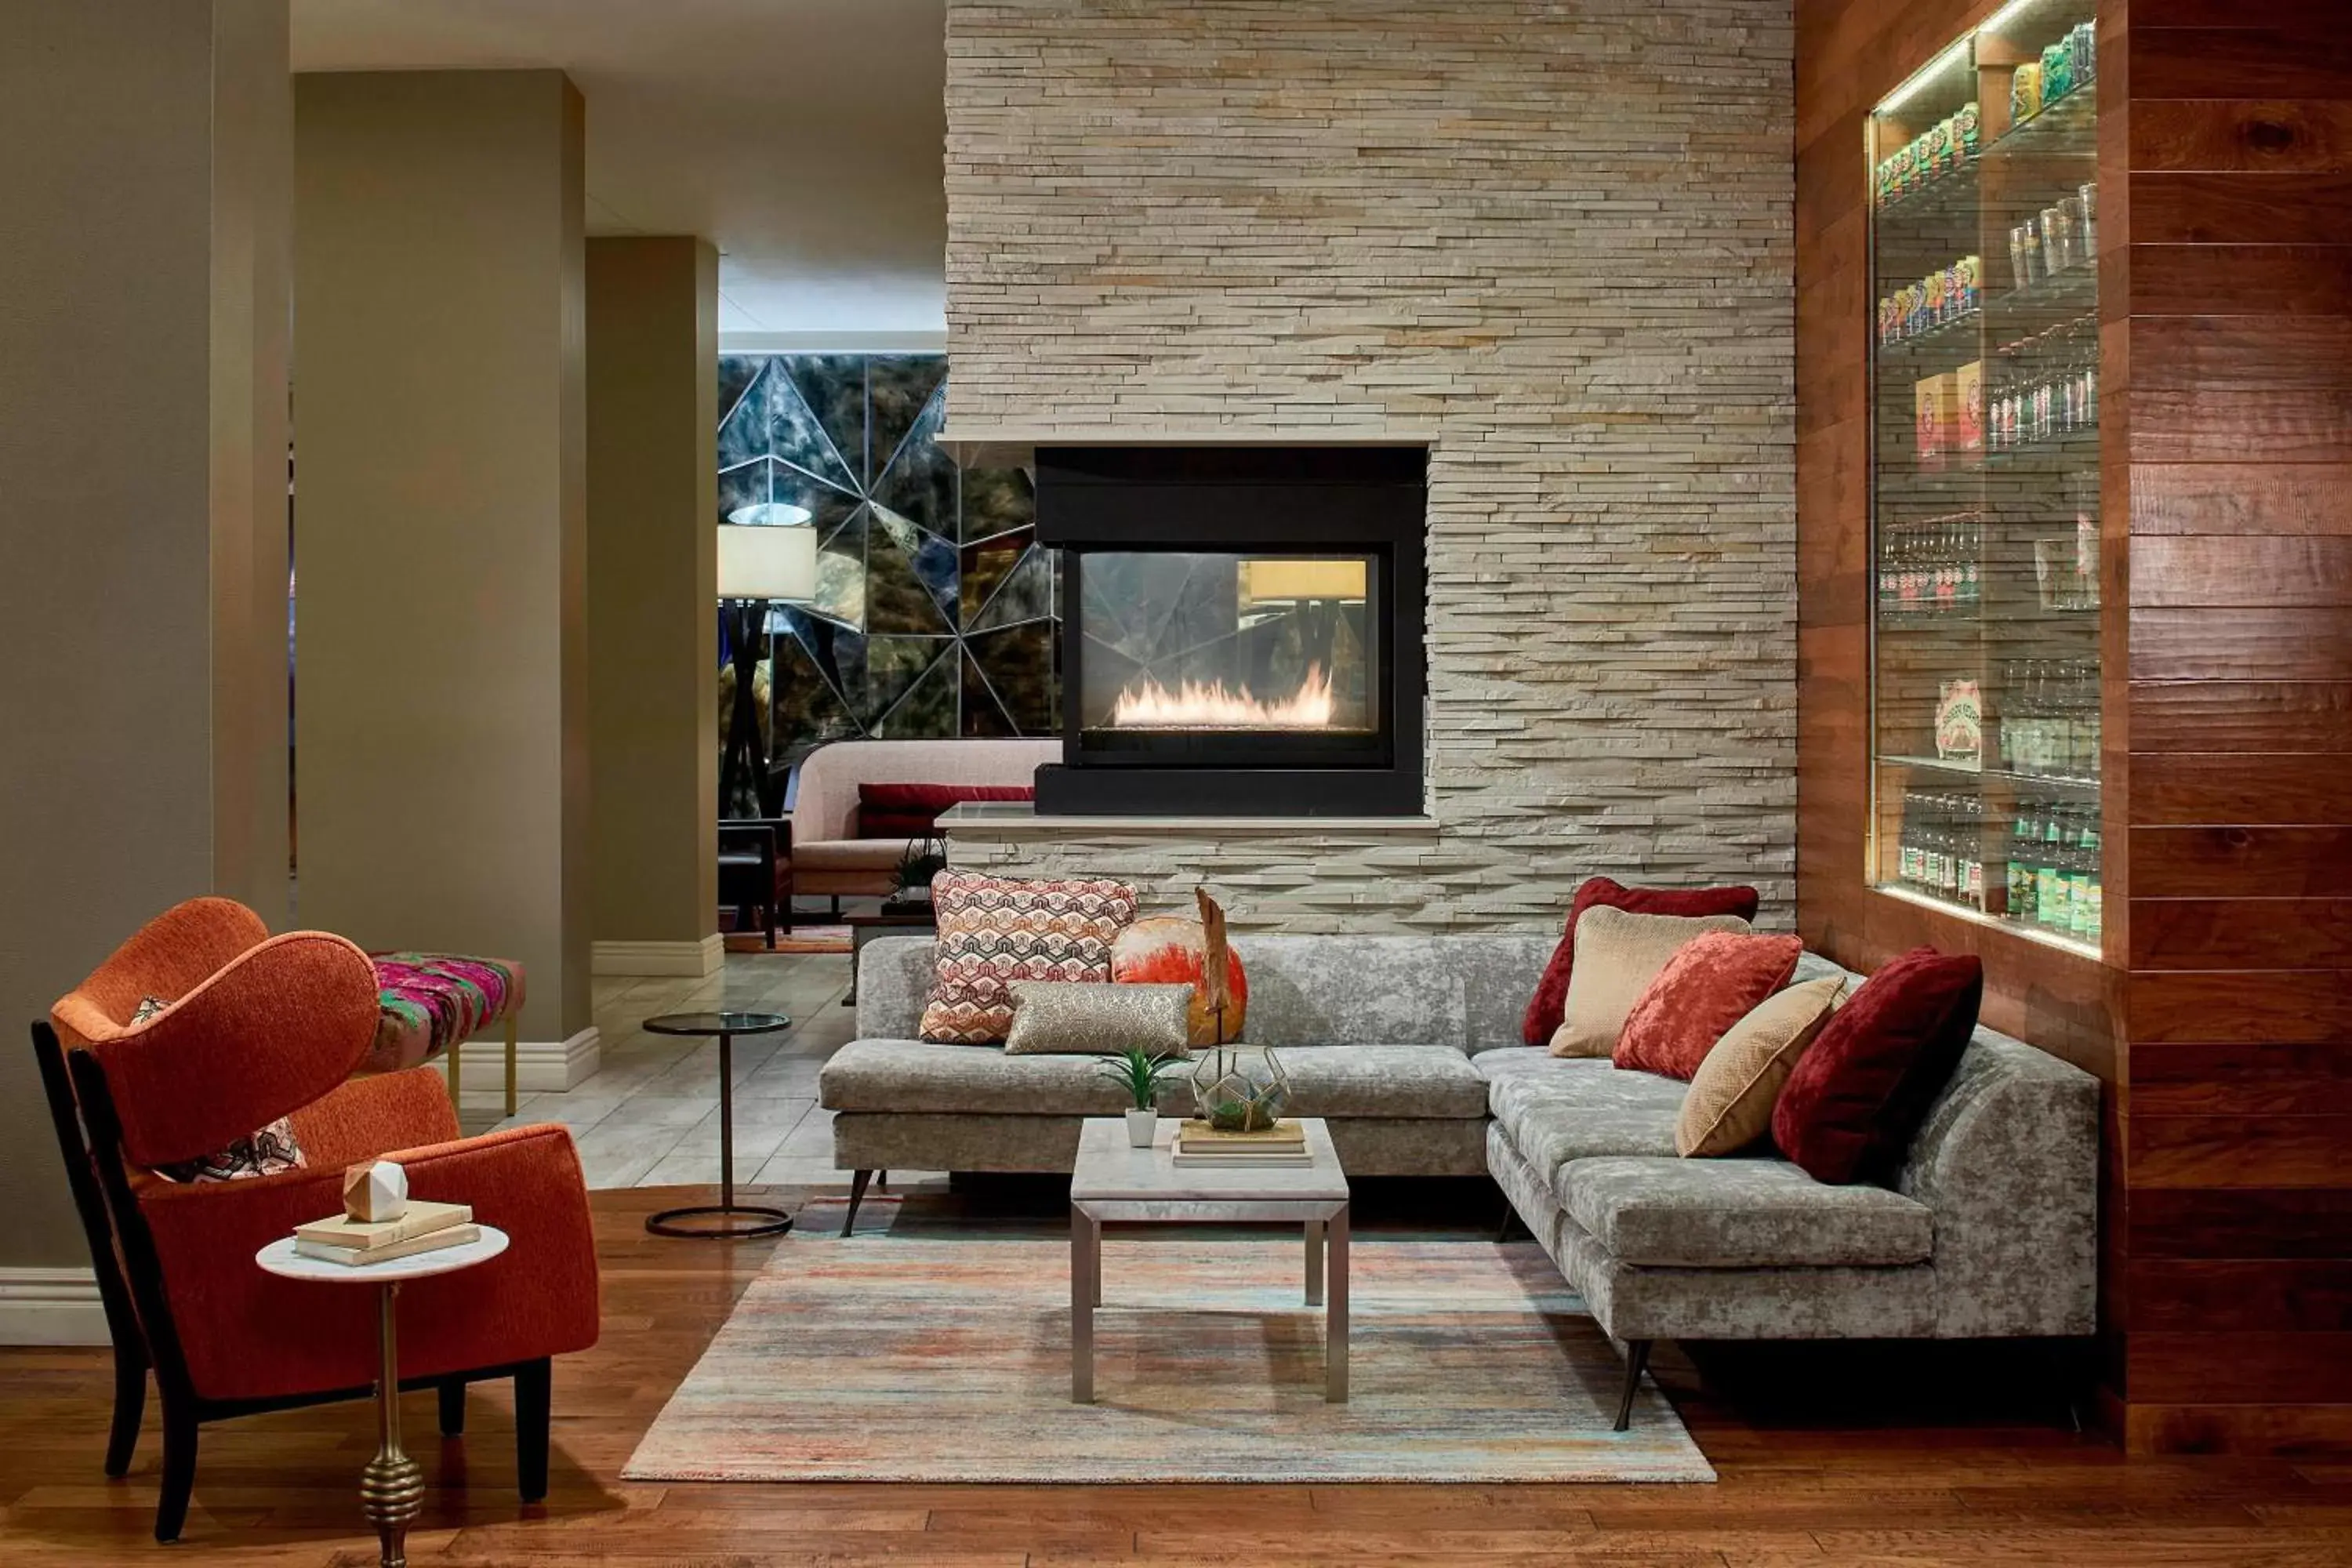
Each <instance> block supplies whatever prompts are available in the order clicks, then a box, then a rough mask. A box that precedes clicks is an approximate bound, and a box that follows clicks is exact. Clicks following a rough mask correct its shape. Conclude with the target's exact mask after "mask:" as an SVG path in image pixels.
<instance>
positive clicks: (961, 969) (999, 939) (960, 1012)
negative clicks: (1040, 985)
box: [915, 871, 1135, 1046]
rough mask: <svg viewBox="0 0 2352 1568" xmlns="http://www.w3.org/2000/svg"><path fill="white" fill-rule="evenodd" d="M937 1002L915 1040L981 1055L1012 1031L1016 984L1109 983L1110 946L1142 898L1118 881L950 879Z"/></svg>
mask: <svg viewBox="0 0 2352 1568" xmlns="http://www.w3.org/2000/svg"><path fill="white" fill-rule="evenodd" d="M931 910H932V913H933V915H934V916H935V917H936V918H937V920H938V921H939V945H938V947H937V950H936V951H935V952H934V954H933V959H934V964H935V967H934V970H933V973H932V976H931V995H930V1000H929V1001H928V1002H926V1003H925V1004H924V1005H923V1019H922V1023H921V1024H920V1025H919V1026H918V1027H917V1029H916V1030H915V1032H916V1033H917V1034H918V1035H920V1036H921V1037H923V1038H924V1039H927V1040H944V1041H949V1042H951V1043H953V1044H956V1045H966V1046H978V1045H988V1044H992V1043H995V1042H1001V1041H1002V1040H1003V1038H1004V1036H1005V1033H1006V1031H1007V1030H1009V1029H1011V1028H1012V1026H1013V992H1012V984H1013V981H1015V980H1078V981H1087V980H1099V981H1102V982H1104V983H1105V984H1108V982H1109V980H1110V944H1111V942H1112V941H1113V940H1114V939H1116V938H1117V937H1118V933H1119V929H1120V928H1121V927H1122V926H1125V925H1126V924H1127V923H1128V921H1131V920H1133V919H1134V918H1135V889H1133V888H1130V887H1129V886H1128V885H1127V884H1126V883H1124V882H1114V881H1109V880H1077V879H1072V880H1050V879H1049V880H1042V881H1020V880H1015V879H1011V878H1004V877H982V876H975V875H973V874H972V873H971V872H968V871H942V872H940V874H939V875H938V876H936V877H934V878H932V879H931Z"/></svg>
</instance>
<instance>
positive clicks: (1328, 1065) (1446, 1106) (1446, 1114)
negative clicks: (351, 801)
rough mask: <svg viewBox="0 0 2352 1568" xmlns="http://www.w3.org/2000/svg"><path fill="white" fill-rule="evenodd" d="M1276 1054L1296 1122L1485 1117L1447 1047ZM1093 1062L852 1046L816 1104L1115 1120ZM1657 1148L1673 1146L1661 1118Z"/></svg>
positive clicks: (1167, 1090) (1482, 1101)
mask: <svg viewBox="0 0 2352 1568" xmlns="http://www.w3.org/2000/svg"><path fill="white" fill-rule="evenodd" d="M1201 1054H1202V1055H1203V1056H1205V1055H1207V1054H1208V1053H1206V1052H1203V1053H1201ZM1276 1056H1277V1057H1278V1058H1280V1059H1281V1062H1282V1068H1283V1071H1284V1072H1286V1073H1287V1074H1288V1075H1289V1077H1290V1113H1291V1114H1292V1115H1294V1116H1335V1117H1356V1116H1372V1117H1382V1118H1387V1119H1390V1120H1400V1121H1412V1120H1449V1119H1450V1120H1455V1121H1471V1120H1475V1119H1477V1118H1479V1117H1482V1116H1484V1115H1485V1114H1486V1079H1483V1078H1481V1077H1480V1076H1479V1074H1478V1069H1477V1068H1474V1067H1472V1066H1471V1065H1470V1058H1467V1057H1465V1056H1464V1055H1463V1054H1462V1053H1461V1052H1460V1051H1459V1050H1457V1049H1455V1048H1454V1047H1452V1046H1300V1047H1292V1048H1290V1049H1286V1050H1283V1051H1278V1052H1276ZM1099 1062H1100V1058H1093V1057H1082V1056H1007V1055H1006V1054H1005V1053H1004V1052H1003V1049H1001V1048H999V1047H989V1046H980V1047H974V1046H960V1045H936V1044H933V1043H931V1042H930V1041H928V1040H853V1041H851V1042H850V1043H849V1044H848V1045H845V1046H844V1047H841V1049H839V1050H838V1051H835V1053H834V1054H833V1059H832V1060H830V1061H828V1062H826V1063H825V1064H824V1070H823V1071H821V1072H820V1073H819V1074H818V1075H817V1094H818V1097H819V1099H820V1100H821V1101H822V1102H823V1104H824V1106H825V1108H826V1109H827V1110H849V1111H859V1110H866V1111H898V1112H908V1113H942V1114H951V1113H955V1112H960V1111H961V1112H984V1113H993V1114H997V1115H1008V1116H1115V1115H1117V1114H1118V1112H1119V1111H1120V1110H1123V1109H1125V1107H1124V1105H1123V1103H1122V1101H1121V1100H1120V1096H1119V1092H1118V1087H1117V1086H1116V1085H1115V1084H1113V1083H1112V1082H1111V1080H1110V1079H1109V1078H1108V1075H1106V1074H1105V1073H1104V1072H1103V1071H1102V1069H1101V1068H1100V1066H1099ZM1191 1108H1192V1077H1191V1075H1190V1073H1188V1072H1185V1071H1182V1070H1179V1071H1175V1072H1171V1073H1170V1074H1169V1075H1168V1078H1167V1080H1166V1082H1165V1083H1163V1084H1162V1086H1161V1089H1160V1109H1161V1110H1168V1111H1176V1112H1184V1111H1189V1110H1191ZM1667 1138H1668V1147H1669V1148H1671V1147H1672V1139H1673V1119H1672V1118H1671V1117H1669V1118H1668V1120H1667Z"/></svg>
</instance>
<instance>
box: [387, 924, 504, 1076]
mask: <svg viewBox="0 0 2352 1568" xmlns="http://www.w3.org/2000/svg"><path fill="white" fill-rule="evenodd" d="M369 956H370V957H371V958H373V960H374V961H375V983H376V1006H377V1008H378V1010H379V1011H378V1016H377V1018H376V1026H375V1045H374V1047H373V1048H372V1049H371V1050H370V1051H369V1052H368V1056H367V1060H366V1061H365V1062H364V1063H362V1068H363V1069H364V1070H366V1071H368V1072H393V1071H395V1070H397V1069H398V1068H413V1067H415V1066H416V1065H417V1064H419V1063H420V1062H428V1061H431V1060H433V1059H434V1058H436V1057H438V1056H440V1055H441V1054H442V1053H443V1052H445V1051H446V1050H447V1049H448V1048H449V1047H450V1046H451V1045H453V1044H456V1043H457V1042H459V1041H463V1040H468V1039H471V1038H472V1037H474V1036H475V1035H477V1034H478V1033H480V1032H481V1030H482V1028H483V1027H484V1026H487V1025H488V1024H491V1023H493V1022H495V1021H497V1020H498V1019H500V1018H503V1017H505V1016H507V1015H508V1014H509V1013H511V1012H513V1011H514V1010H515V1009H516V1008H518V1007H520V1006H521V1005H522V996H523V985H522V965H521V964H520V963H511V962H509V961H508V960H506V959H503V958H468V957H466V956H464V955H462V954H459V953H454V952H377V953H371V954H369Z"/></svg>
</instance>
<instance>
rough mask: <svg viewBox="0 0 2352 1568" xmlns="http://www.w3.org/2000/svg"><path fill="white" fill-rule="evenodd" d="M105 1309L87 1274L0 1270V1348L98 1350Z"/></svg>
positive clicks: (104, 1340)
mask: <svg viewBox="0 0 2352 1568" xmlns="http://www.w3.org/2000/svg"><path fill="white" fill-rule="evenodd" d="M112 1342H113V1341H112V1338H111V1336H110V1335H109V1334H108V1333H107V1331H106V1309H105V1308H104V1307H103V1306H101V1305H100V1302H99V1299H98V1276H97V1275H95V1274H92V1273H91V1272H90V1271H89V1269H87V1268H0V1345H103V1344H110V1343H112Z"/></svg>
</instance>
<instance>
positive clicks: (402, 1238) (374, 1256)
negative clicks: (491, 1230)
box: [294, 1198, 482, 1268]
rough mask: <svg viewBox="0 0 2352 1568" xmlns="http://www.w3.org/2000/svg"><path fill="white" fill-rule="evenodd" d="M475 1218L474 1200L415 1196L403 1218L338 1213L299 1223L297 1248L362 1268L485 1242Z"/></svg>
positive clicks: (323, 1259)
mask: <svg viewBox="0 0 2352 1568" xmlns="http://www.w3.org/2000/svg"><path fill="white" fill-rule="evenodd" d="M473 1221H474V1210H473V1206H472V1205H469V1204H436V1203H428V1202H426V1201H425V1200H424V1199H422V1198H411V1199H410V1200H409V1202H408V1207H407V1208H406V1209H405V1210H404V1211H403V1212H402V1214H401V1216H400V1217H399V1218H398V1219H375V1220H368V1219H352V1217H351V1216H350V1215H335V1216H334V1217H333V1218H332V1219H314V1220H312V1221H311V1222H310V1224H308V1225H298V1226H295V1227H294V1250H295V1251H296V1252H297V1253H299V1254H300V1255H301V1256H302V1257H304V1258H318V1259H319V1260H320V1261H321V1262H325V1263H343V1264H348V1265H350V1266H351V1267H352V1268H359V1267H361V1266H362V1265H363V1264H369V1263H385V1262H389V1261H390V1260H391V1259H393V1258H413V1257H415V1255H416V1254H417V1253H420V1252H437V1251H439V1250H440V1249H441V1248H442V1247H463V1246H465V1245H466V1244H467V1242H469V1241H479V1240H481V1239H482V1227H481V1226H478V1225H476V1224H474V1223H473Z"/></svg>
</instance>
